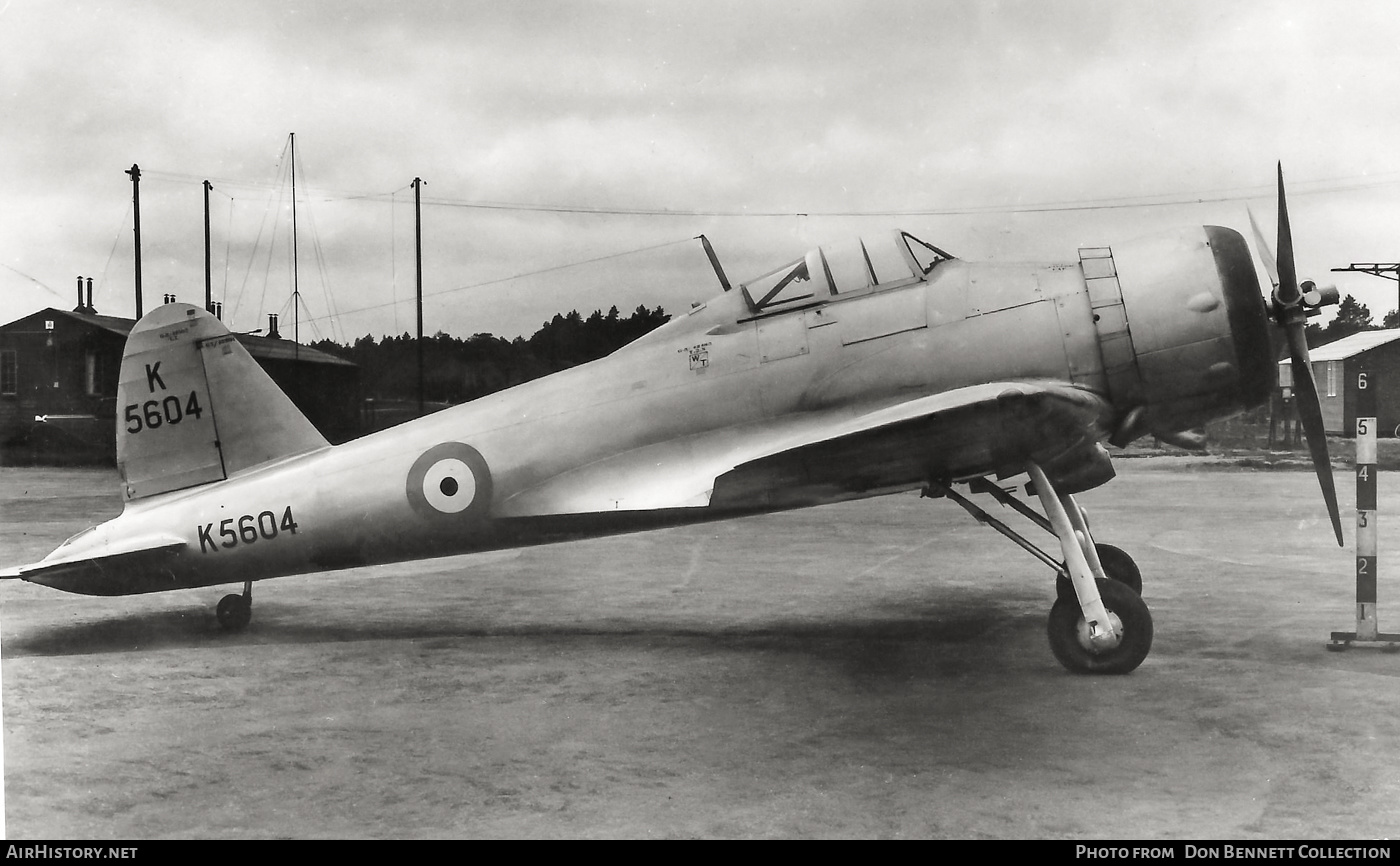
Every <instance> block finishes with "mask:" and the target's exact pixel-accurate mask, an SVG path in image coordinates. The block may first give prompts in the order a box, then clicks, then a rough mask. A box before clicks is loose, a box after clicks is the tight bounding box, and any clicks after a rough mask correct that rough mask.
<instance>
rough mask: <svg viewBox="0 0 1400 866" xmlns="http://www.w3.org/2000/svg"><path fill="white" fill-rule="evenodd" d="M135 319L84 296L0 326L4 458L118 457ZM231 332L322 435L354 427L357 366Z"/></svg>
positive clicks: (0, 453) (331, 436)
mask: <svg viewBox="0 0 1400 866" xmlns="http://www.w3.org/2000/svg"><path fill="white" fill-rule="evenodd" d="M135 324H136V322H135V320H133V319H126V318H119V317H116V316H104V315H100V314H98V313H97V312H96V311H95V310H94V309H93V308H92V307H91V306H89V305H85V304H81V303H80V304H79V306H78V308H76V309H74V310H59V309H54V308H52V307H51V308H49V309H46V310H40V311H39V312H37V313H33V314H31V315H28V316H25V317H23V318H20V319H16V320H15V321H13V322H10V323H8V324H5V325H0V463H6V464H11V465H13V464H16V463H44V464H74V463H115V461H116V425H117V378H118V376H119V374H120V372H121V359H122V351H123V349H124V347H125V346H126V337H127V334H129V333H130V332H131V329H132V327H134V326H135ZM275 332H276V331H275V324H274V327H273V328H272V329H270V333H275ZM237 337H238V340H239V342H241V343H242V344H243V345H244V346H245V347H246V348H247V349H248V353H249V354H250V355H252V356H253V358H254V359H255V360H256V361H257V362H258V363H259V364H260V365H261V366H262V368H263V369H264V370H266V371H267V373H268V375H269V376H271V377H272V380H273V381H274V382H276V383H277V384H278V386H279V387H281V388H282V390H283V391H285V392H286V393H287V396H288V397H290V398H291V400H292V402H293V403H295V404H296V405H297V407H298V408H300V409H301V411H302V412H303V413H304V414H305V415H306V417H307V418H308V419H309V420H310V421H311V423H312V424H314V425H315V426H316V428H317V429H318V430H320V431H321V434H322V435H324V436H325V437H326V438H327V439H328V440H330V441H331V442H343V441H345V440H347V439H352V438H354V437H355V436H358V435H359V434H360V370H359V367H358V366H356V365H355V364H353V363H351V362H350V361H347V360H345V359H343V358H339V357H336V356H335V355H331V354H329V353H327V352H322V351H320V350H318V349H313V348H311V347H310V346H303V345H300V344H297V343H293V342H291V341H289V340H283V339H280V338H276V337H272V336H268V337H259V336H254V335H250V334H238V335H237Z"/></svg>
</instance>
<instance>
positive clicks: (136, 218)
mask: <svg viewBox="0 0 1400 866" xmlns="http://www.w3.org/2000/svg"><path fill="white" fill-rule="evenodd" d="M126 173H127V174H128V175H130V176H131V213H132V217H131V219H132V224H133V225H134V226H135V229H136V318H137V319H140V318H141V315H142V312H141V167H140V166H139V165H137V164H135V163H132V164H131V168H129V169H127V171H126Z"/></svg>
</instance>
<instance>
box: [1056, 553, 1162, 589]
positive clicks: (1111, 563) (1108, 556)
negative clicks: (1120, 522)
mask: <svg viewBox="0 0 1400 866" xmlns="http://www.w3.org/2000/svg"><path fill="white" fill-rule="evenodd" d="M1094 550H1095V551H1096V552H1097V553H1098V555H1099V564H1100V565H1102V566H1103V573H1104V575H1105V576H1107V577H1108V578H1110V579H1112V580H1116V581H1118V582H1119V583H1121V584H1123V585H1124V586H1126V587H1128V588H1129V589H1131V590H1132V591H1133V592H1135V593H1137V594H1138V595H1142V572H1141V571H1138V567H1137V563H1136V562H1134V561H1133V558H1132V557H1131V556H1129V555H1128V554H1127V553H1126V552H1125V551H1124V550H1123V548H1121V547H1114V546H1113V545H1111V544H1095V545H1094ZM1055 598H1062V599H1066V600H1068V601H1074V600H1075V595H1074V584H1072V583H1070V580H1069V578H1068V577H1065V576H1064V575H1063V574H1062V575H1060V576H1059V577H1057V578H1055Z"/></svg>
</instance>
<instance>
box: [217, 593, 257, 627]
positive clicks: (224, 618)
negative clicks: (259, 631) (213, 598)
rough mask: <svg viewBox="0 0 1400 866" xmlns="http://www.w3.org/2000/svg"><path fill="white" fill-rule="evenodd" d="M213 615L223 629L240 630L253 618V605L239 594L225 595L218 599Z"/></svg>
mask: <svg viewBox="0 0 1400 866" xmlns="http://www.w3.org/2000/svg"><path fill="white" fill-rule="evenodd" d="M214 615H215V616H217V617H218V618H219V625H221V626H223V628H224V631H242V630H243V629H245V628H247V627H248V623H249V621H251V620H252V619H253V606H252V605H251V604H249V603H248V600H247V599H245V598H244V597H243V596H241V595H226V596H224V597H223V598H221V599H219V606H218V607H216V608H215V609H214Z"/></svg>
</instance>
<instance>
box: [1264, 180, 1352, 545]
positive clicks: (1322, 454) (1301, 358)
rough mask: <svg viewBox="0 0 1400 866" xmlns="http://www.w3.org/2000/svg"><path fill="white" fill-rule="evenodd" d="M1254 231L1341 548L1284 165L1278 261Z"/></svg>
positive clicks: (1310, 447)
mask: <svg viewBox="0 0 1400 866" xmlns="http://www.w3.org/2000/svg"><path fill="white" fill-rule="evenodd" d="M1249 222H1250V225H1251V226H1252V227H1253V228H1254V240H1255V242H1256V243H1257V244H1258V246H1259V254H1260V257H1261V258H1262V259H1263V260H1264V269H1265V270H1266V271H1267V272H1268V274H1269V280H1270V281H1271V282H1272V283H1273V303H1272V304H1270V306H1269V310H1270V315H1271V317H1272V318H1273V320H1274V321H1275V322H1276V323H1277V324H1278V325H1279V327H1281V328H1283V332H1284V336H1285V337H1286V338H1287V340H1288V355H1289V358H1290V361H1291V366H1292V368H1293V390H1294V394H1295V399H1296V401H1297V403H1296V405H1297V407H1298V417H1299V419H1300V420H1301V421H1302V422H1303V435H1304V437H1305V438H1306V439H1307V440H1308V451H1309V452H1310V453H1311V454H1312V462H1313V468H1314V469H1315V470H1316V472H1317V481H1318V484H1319V485H1320V486H1321V487H1322V498H1323V499H1324V500H1326V502H1327V513H1328V515H1329V516H1330V517H1331V518H1332V531H1333V532H1334V533H1336V536H1337V544H1338V545H1341V544H1343V542H1342V519H1341V515H1340V514H1339V513H1338V511H1337V488H1336V485H1335V483H1334V482H1333V480H1332V461H1331V459H1330V458H1329V457H1328V455H1327V434H1326V432H1325V430H1324V429H1323V423H1322V405H1321V403H1320V402H1319V401H1318V396H1317V383H1316V382H1315V381H1314V380H1313V375H1312V360H1311V359H1310V358H1309V357H1308V342H1307V339H1306V337H1305V334H1304V331H1305V329H1306V327H1307V321H1308V309H1307V307H1308V299H1306V298H1305V297H1304V295H1303V292H1302V291H1301V290H1300V289H1299V287H1298V275H1297V271H1296V270H1295V269H1294V266H1293V231H1292V229H1291V228H1290V227H1289V224H1288V202H1287V199H1286V198H1285V197H1284V192H1283V163H1279V167H1278V258H1277V259H1275V258H1274V254H1273V253H1272V252H1271V251H1270V249H1269V244H1268V242H1267V241H1265V240H1264V234H1263V232H1261V231H1260V230H1259V224H1258V223H1257V222H1255V221H1254V214H1252V213H1251V214H1250V215H1249Z"/></svg>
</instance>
